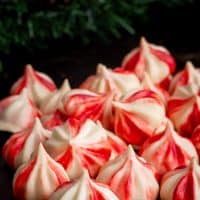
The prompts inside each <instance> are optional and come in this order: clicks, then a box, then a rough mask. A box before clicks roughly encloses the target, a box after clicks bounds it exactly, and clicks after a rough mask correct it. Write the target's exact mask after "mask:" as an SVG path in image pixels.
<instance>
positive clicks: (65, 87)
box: [61, 78, 71, 91]
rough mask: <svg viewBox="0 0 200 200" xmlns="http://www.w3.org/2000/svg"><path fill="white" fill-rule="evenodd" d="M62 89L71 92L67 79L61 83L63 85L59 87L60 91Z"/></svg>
mask: <svg viewBox="0 0 200 200" xmlns="http://www.w3.org/2000/svg"><path fill="white" fill-rule="evenodd" d="M62 89H65V90H66V91H69V90H71V86H70V83H69V80H68V79H67V78H66V79H64V81H63V83H62V85H61V90H62Z"/></svg>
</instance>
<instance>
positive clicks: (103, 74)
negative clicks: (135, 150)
mask: <svg viewBox="0 0 200 200" xmlns="http://www.w3.org/2000/svg"><path fill="white" fill-rule="evenodd" d="M80 87H81V88H84V89H88V90H91V91H94V92H99V93H107V92H113V93H114V94H115V95H116V96H117V97H121V96H123V95H124V94H126V93H127V92H130V91H135V90H138V89H140V88H141V86H140V81H139V79H138V78H137V76H136V75H135V74H133V73H132V72H129V71H126V70H124V69H122V68H115V69H113V70H112V69H108V68H106V66H104V65H102V64H98V65H97V72H96V75H92V76H89V77H88V78H87V79H86V80H85V81H84V82H83V83H82V85H81V86H80Z"/></svg>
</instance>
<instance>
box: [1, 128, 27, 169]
mask: <svg viewBox="0 0 200 200" xmlns="http://www.w3.org/2000/svg"><path fill="white" fill-rule="evenodd" d="M28 136H29V134H22V133H21V132H20V133H15V134H14V135H12V136H11V137H10V138H9V139H8V141H7V142H6V143H5V145H4V146H3V151H2V154H3V157H4V159H5V160H6V162H7V163H8V164H9V165H10V166H11V167H14V166H15V160H16V157H17V156H18V154H19V153H20V151H21V149H22V147H23V146H24V143H25V141H26V138H27V137H28Z"/></svg>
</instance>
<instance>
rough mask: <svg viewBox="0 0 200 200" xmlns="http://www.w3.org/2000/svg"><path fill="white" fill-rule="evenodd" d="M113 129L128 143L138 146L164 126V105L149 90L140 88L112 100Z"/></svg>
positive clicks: (160, 130)
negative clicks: (118, 99) (121, 98)
mask: <svg viewBox="0 0 200 200" xmlns="http://www.w3.org/2000/svg"><path fill="white" fill-rule="evenodd" d="M113 110H114V114H113V116H114V117H113V124H114V131H115V133H116V134H117V135H119V136H120V137H121V138H123V139H124V140H125V141H127V142H128V143H131V144H133V145H136V146H140V145H142V144H143V143H144V141H145V140H146V139H147V138H149V137H151V136H152V135H154V134H158V133H160V132H162V131H163V130H164V128H165V126H166V117H165V106H164V104H163V102H162V100H161V99H160V97H159V96H158V95H157V94H156V93H155V92H153V91H151V90H140V91H138V92H136V93H134V94H132V95H130V96H129V97H126V98H125V99H123V100H121V101H114V102H113Z"/></svg>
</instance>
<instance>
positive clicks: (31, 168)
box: [13, 144, 69, 200]
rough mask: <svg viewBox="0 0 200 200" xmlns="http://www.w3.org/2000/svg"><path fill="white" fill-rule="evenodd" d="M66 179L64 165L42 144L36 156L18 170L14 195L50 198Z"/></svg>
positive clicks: (30, 199) (32, 199) (27, 199)
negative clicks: (48, 152) (47, 151)
mask: <svg viewBox="0 0 200 200" xmlns="http://www.w3.org/2000/svg"><path fill="white" fill-rule="evenodd" d="M66 181H69V178H68V175H67V174H66V172H65V170H64V169H63V167H62V166H61V165H60V164H59V163H57V162H56V161H54V160H53V159H52V158H51V157H50V156H49V155H48V154H47V153H46V151H45V149H44V147H43V146H42V144H40V145H39V148H38V153H37V155H36V157H35V158H34V159H33V160H31V161H30V162H28V163H26V164H24V165H22V166H21V167H19V168H18V170H17V171H16V173H15V175H14V180H13V190H14V195H15V197H17V198H19V199H24V200H44V199H48V198H49V196H50V195H51V194H52V193H53V192H54V190H55V189H56V188H57V187H58V186H60V185H61V184H63V183H64V182H66Z"/></svg>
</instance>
